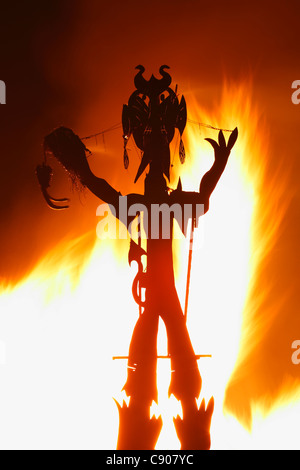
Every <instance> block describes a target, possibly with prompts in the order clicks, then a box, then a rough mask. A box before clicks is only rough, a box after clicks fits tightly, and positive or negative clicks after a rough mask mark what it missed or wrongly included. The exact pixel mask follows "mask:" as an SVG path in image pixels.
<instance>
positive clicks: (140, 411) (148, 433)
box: [116, 402, 163, 450]
mask: <svg viewBox="0 0 300 470" xmlns="http://www.w3.org/2000/svg"><path fill="white" fill-rule="evenodd" d="M116 404H117V406H118V410H119V435H118V444H117V450H154V449H155V446H156V443H157V440H158V438H159V435H160V432H161V429H162V424H163V423H162V417H161V416H159V417H158V418H155V417H154V416H153V417H152V418H150V407H147V408H145V407H139V406H136V405H135V404H134V405H132V404H131V405H130V403H129V406H127V404H126V403H125V402H123V406H121V405H120V404H119V403H118V402H116Z"/></svg>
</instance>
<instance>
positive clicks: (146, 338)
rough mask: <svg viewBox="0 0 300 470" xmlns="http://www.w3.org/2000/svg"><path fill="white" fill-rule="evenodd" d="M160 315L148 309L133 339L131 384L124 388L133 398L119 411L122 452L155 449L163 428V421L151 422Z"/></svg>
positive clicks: (129, 368)
mask: <svg viewBox="0 0 300 470" xmlns="http://www.w3.org/2000/svg"><path fill="white" fill-rule="evenodd" d="M158 319H159V317H158V315H155V314H154V313H153V311H151V309H150V308H145V311H144V313H143V314H142V315H141V316H140V318H139V319H138V321H137V323H136V326H135V328H134V332H133V335H132V339H131V343H130V348H129V359H128V371H127V381H126V384H125V385H124V387H123V390H125V392H126V394H127V395H128V396H130V402H129V406H126V404H124V403H123V407H121V406H120V405H118V408H119V417H120V424H119V437H118V449H119V450H120V449H130V450H136V449H149V450H151V449H152V450H153V449H154V448H155V445H156V442H157V439H158V437H159V434H160V431H161V428H162V419H161V417H159V418H157V419H156V418H155V417H153V418H152V419H150V406H151V404H152V401H153V400H154V401H157V384H156V366H157V333H158Z"/></svg>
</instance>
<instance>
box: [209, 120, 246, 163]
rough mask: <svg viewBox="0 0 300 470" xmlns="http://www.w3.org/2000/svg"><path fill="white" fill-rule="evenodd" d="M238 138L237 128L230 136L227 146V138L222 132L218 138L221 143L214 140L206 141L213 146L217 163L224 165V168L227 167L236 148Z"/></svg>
mask: <svg viewBox="0 0 300 470" xmlns="http://www.w3.org/2000/svg"><path fill="white" fill-rule="evenodd" d="M237 137H238V129H237V127H236V128H235V129H234V130H233V131H232V133H231V134H230V137H229V139H228V144H227V145H226V141H225V137H224V134H223V132H222V131H220V132H219V138H218V140H219V143H218V142H216V141H215V140H213V139H205V140H207V142H209V143H210V144H211V145H212V147H213V149H214V151H215V160H216V163H220V164H223V165H224V166H225V165H226V163H227V160H228V157H229V154H230V151H231V149H232V147H233V146H234V144H235V142H236V139H237Z"/></svg>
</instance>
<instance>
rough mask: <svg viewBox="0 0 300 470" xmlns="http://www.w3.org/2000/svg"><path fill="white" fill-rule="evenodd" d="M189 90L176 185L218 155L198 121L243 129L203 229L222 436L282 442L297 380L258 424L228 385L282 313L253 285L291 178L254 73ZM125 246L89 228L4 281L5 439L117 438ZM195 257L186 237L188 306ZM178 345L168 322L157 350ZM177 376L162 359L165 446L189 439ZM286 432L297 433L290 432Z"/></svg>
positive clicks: (126, 311)
mask: <svg viewBox="0 0 300 470" xmlns="http://www.w3.org/2000/svg"><path fill="white" fill-rule="evenodd" d="M191 101H192V98H190V99H189V101H188V104H189V112H190V116H189V117H190V122H189V125H188V127H187V130H186V132H185V145H186V149H187V155H188V157H187V161H186V163H185V165H183V166H182V167H180V168H179V166H178V165H177V164H176V165H175V166H174V169H173V174H172V184H173V186H175V185H176V184H177V180H178V176H179V171H180V175H181V179H182V184H183V190H198V188H199V183H200V179H201V176H202V175H203V174H204V173H205V171H206V170H207V169H208V168H209V167H210V166H211V164H212V155H213V153H212V149H211V147H210V145H209V143H207V142H206V141H205V140H204V137H212V138H214V139H216V137H217V132H216V131H215V130H209V129H204V128H199V126H197V125H195V124H193V123H192V122H191V121H201V122H207V123H210V124H211V125H213V126H216V127H218V126H220V125H221V126H223V127H225V128H228V129H233V128H234V127H236V126H237V127H238V129H239V138H238V141H237V144H236V145H235V147H234V149H233V151H232V153H231V156H230V158H229V163H228V166H227V168H226V170H225V172H224V175H223V176H222V178H221V180H220V182H219V184H218V186H217V188H216V190H215V192H214V193H213V195H212V197H211V202H210V211H209V212H208V213H207V214H206V215H205V216H204V217H203V218H202V219H201V220H200V223H199V227H198V229H197V230H196V233H195V240H194V253H193V264H192V274H191V287H190V300H189V311H188V319H187V321H188V329H189V332H190V336H191V340H192V343H193V345H194V349H195V352H196V354H211V355H212V358H203V359H200V360H199V367H200V372H201V375H202V378H203V388H202V392H201V397H200V400H202V398H205V400H206V402H207V401H208V400H209V398H210V397H211V396H212V395H213V396H214V398H215V412H214V415H213V420H212V428H211V434H212V448H251V447H252V448H260V447H263V448H272V447H276V444H277V447H278V444H279V445H281V446H283V447H284V446H285V445H286V446H287V445H288V444H287V443H286V444H284V443H283V442H282V436H280V442H278V435H276V429H278V428H280V427H281V426H282V423H283V422H284V425H285V426H286V427H288V426H289V425H290V423H291V422H292V420H293V419H294V418H293V416H294V412H295V410H296V411H297V410H298V411H299V407H300V394H298V395H297V394H296V395H295V396H292V395H291V393H290V392H289V391H290V390H292V387H289V386H288V385H286V386H285V387H284V388H283V391H282V399H281V400H278V401H277V402H276V403H275V404H274V405H273V410H272V411H271V412H269V413H267V411H266V410H267V409H269V408H270V407H269V408H266V409H264V408H262V407H261V406H256V405H255V404H254V405H253V406H252V410H251V411H252V432H250V433H249V430H247V429H246V428H247V424H249V423H247V422H246V423H245V420H243V416H241V415H239V413H238V412H236V413H235V415H233V413H231V410H230V406H227V405H226V403H227V402H228V400H226V390H227V389H228V386H229V384H230V383H231V380H232V377H235V374H237V373H240V372H239V371H240V366H241V364H243V361H245V359H246V358H247V356H248V355H249V354H250V353H251V351H252V350H253V348H255V346H256V345H257V343H258V342H259V340H260V338H261V337H262V336H263V334H264V331H265V329H266V328H267V327H268V324H270V323H271V322H272V315H268V317H267V320H266V321H265V322H264V323H258V322H257V318H256V315H255V314H256V311H257V308H258V307H259V305H260V303H261V302H262V300H263V299H264V298H265V296H267V295H268V290H267V288H268V286H263V287H262V289H261V291H260V296H259V297H258V296H254V295H253V292H254V289H255V283H256V279H257V276H258V273H259V270H260V268H261V265H262V263H263V261H264V259H265V257H267V256H268V255H269V253H270V250H271V249H272V246H273V245H274V242H275V240H276V236H277V234H278V229H279V225H280V222H281V220H282V217H283V216H284V210H283V209H278V207H280V205H279V201H280V198H281V197H282V195H283V191H284V189H285V184H286V182H285V180H284V178H282V177H281V179H280V183H279V179H278V178H277V179H276V175H275V176H274V177H273V179H272V180H271V181H269V180H268V179H267V170H268V168H267V161H268V158H267V157H268V152H269V148H268V142H269V136H268V130H267V128H266V126H265V125H264V123H263V121H262V119H261V116H260V115H259V112H258V110H257V109H256V108H255V107H254V106H253V103H252V102H251V96H250V94H249V85H248V84H241V85H239V86H229V85H228V86H225V88H224V92H223V97H222V100H221V102H220V104H219V105H218V107H217V108H216V109H215V110H213V112H212V113H208V112H207V111H206V110H205V109H202V108H201V107H200V106H199V105H198V104H197V103H196V102H193V103H191ZM227 135H229V134H227ZM225 137H226V133H225ZM281 176H282V175H281ZM275 208H276V210H275ZM121 244H122V247H123V250H120V245H121ZM127 251H128V242H127V241H124V240H122V241H121V240H105V241H103V240H96V236H95V233H88V234H86V235H84V236H82V237H81V238H79V239H77V240H72V241H67V242H64V243H62V244H61V246H59V247H57V248H56V249H55V250H53V251H52V252H51V253H49V255H48V256H47V257H46V258H45V259H43V260H41V262H40V263H39V264H38V266H37V267H36V268H35V269H34V271H33V272H32V273H31V274H30V275H29V276H28V277H27V278H26V279H24V280H23V281H22V282H21V283H20V284H19V285H16V286H2V289H1V295H0V309H1V316H0V327H1V329H0V331H1V333H0V334H1V336H0V340H1V342H2V345H4V346H5V361H3V363H1V360H0V372H1V375H2V376H3V377H4V380H3V384H2V385H1V392H0V416H1V420H0V422H1V423H5V426H3V424H2V425H0V446H1V447H3V448H11V447H21V448H22V447H23V448H27V447H34V448H45V447H46V448H48V447H52V448H53V447H55V448H59V447H63V448H66V447H67V448H78V447H80V448H99V447H101V448H103V449H105V448H106V449H107V448H115V446H116V439H117V430H118V413H117V408H116V406H115V404H114V402H113V400H112V397H115V398H116V399H118V400H122V399H126V397H124V396H123V394H122V393H121V392H120V391H121V389H122V386H123V385H124V382H125V378H126V363H125V362H123V361H112V357H113V356H115V355H126V354H127V352H128V346H129V342H130V337H131V333H132V330H133V328H134V324H135V321H136V319H137V314H138V308H137V306H136V304H135V303H134V301H133V299H132V296H131V285H132V281H133V278H134V276H135V272H134V268H132V269H131V270H130V269H129V267H128V264H127ZM120 253H123V254H120ZM187 256H188V240H187V241H185V240H181V241H179V242H178V241H176V242H175V243H174V257H175V263H176V273H177V285H178V291H179V295H180V299H181V302H182V305H184V296H185V283H186V269H187ZM124 306H125V308H124ZM166 351H167V345H166V337H165V334H164V331H163V328H161V333H160V335H159V354H166ZM169 380H170V365H169V361H168V360H162V361H159V366H158V383H159V404H158V406H153V409H152V412H153V413H155V414H158V413H162V414H163V418H164V427H163V431H162V434H161V436H160V439H159V442H158V448H162V449H163V448H173V449H175V448H176V447H177V448H178V446H179V441H178V439H177V437H176V433H175V429H174V427H173V424H172V416H175V415H176V414H180V406H179V403H178V402H177V401H176V400H175V399H174V397H171V398H170V399H168V397H167V390H168V385H169ZM237 408H238V407H237ZM248 427H249V426H248ZM288 442H289V445H292V442H293V440H292V439H291V437H290V436H289V441H288Z"/></svg>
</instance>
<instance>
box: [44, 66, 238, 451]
mask: <svg viewBox="0 0 300 470" xmlns="http://www.w3.org/2000/svg"><path fill="white" fill-rule="evenodd" d="M168 68H169V67H167V66H166V65H164V66H162V67H161V68H160V74H161V76H162V78H161V79H159V80H158V79H156V78H155V77H154V76H153V75H152V76H151V78H150V80H148V81H147V80H145V78H144V77H143V72H144V70H145V69H144V67H143V66H141V65H140V66H138V67H137V69H138V70H139V72H138V73H137V75H136V77H135V79H134V84H135V87H136V91H134V93H133V94H132V95H131V96H130V98H129V101H128V104H127V105H124V106H123V113H122V125H123V134H124V135H123V138H124V165H125V168H127V167H128V165H129V158H128V153H127V149H126V146H127V142H128V139H129V138H130V136H131V135H132V136H133V138H134V140H135V142H136V144H137V146H138V147H139V148H140V149H141V151H142V152H143V157H142V161H141V164H140V166H139V168H138V171H137V174H136V178H135V181H137V180H138V178H140V176H141V175H142V174H143V172H144V171H145V170H146V169H147V167H148V166H149V171H148V173H147V175H146V178H145V191H144V194H143V195H142V194H129V195H128V196H127V198H128V202H127V206H128V207H130V206H131V205H133V204H142V205H143V206H144V207H145V208H147V220H146V228H145V230H146V233H147V235H148V237H147V249H146V250H143V249H142V247H141V244H140V239H139V243H138V244H136V243H135V242H134V241H133V240H131V244H130V250H129V263H131V262H132V261H136V262H137V263H138V266H139V270H138V273H137V276H136V278H135V280H134V283H133V296H134V299H135V301H136V302H137V304H138V305H139V312H140V315H139V318H138V320H137V323H136V326H135V328H134V332H133V335H132V339H131V343H130V348H129V357H128V373H127V381H126V383H125V385H124V390H125V392H126V394H127V396H129V397H130V401H129V405H128V406H127V405H126V404H125V403H123V406H121V405H119V404H118V409H119V417H120V424H119V438H118V449H131V450H133V449H154V447H155V444H156V442H157V439H158V437H159V434H160V431H161V427H162V420H161V417H160V418H158V419H156V418H154V417H153V418H152V419H150V406H151V403H152V401H153V400H155V401H157V384H156V366H157V333H158V322H159V317H161V318H162V319H163V321H164V323H165V326H166V331H167V338H168V354H169V356H170V360H171V370H172V374H171V383H170V387H169V394H174V396H175V397H176V398H177V399H178V400H180V402H181V405H182V411H183V418H182V419H181V418H176V419H174V424H175V427H176V432H177V435H178V438H179V440H180V442H181V448H182V449H209V448H210V423H211V417H212V413H213V408H214V401H213V398H211V400H210V401H209V403H208V405H207V407H206V408H205V404H204V402H202V404H201V405H200V408H198V406H197V401H196V400H197V398H198V397H199V395H200V391H201V376H200V372H199V369H198V364H197V358H198V357H199V356H196V355H195V352H194V350H193V347H192V344H191V340H190V337H189V334H188V330H187V326H186V319H185V316H184V314H183V311H182V308H181V305H180V302H179V299H178V295H177V291H176V287H175V280H174V271H173V259H172V230H173V221H174V218H177V217H178V216H177V215H176V214H173V216H172V217H171V218H170V221H169V229H170V233H171V235H170V237H167V238H164V237H163V236H162V227H161V226H159V227H158V230H159V235H158V237H157V238H153V237H151V233H152V229H153V224H154V221H153V219H152V216H151V206H152V205H153V204H159V205H161V204H167V205H168V207H171V206H172V205H173V204H177V205H179V206H180V208H181V209H182V214H183V215H185V211H186V204H189V205H190V206H191V207H192V213H191V214H190V218H191V219H192V226H193V227H195V226H197V217H198V215H197V211H196V208H197V205H200V204H203V207H204V211H203V213H206V212H207V211H208V208H209V198H210V195H211V193H212V191H213V190H214V188H215V187H216V184H217V182H218V180H219V178H220V177H221V175H222V173H223V171H224V169H225V166H226V164H227V160H228V157H229V154H230V151H231V149H232V147H233V145H234V144H235V141H236V139H237V136H238V132H237V129H235V130H234V131H233V132H232V134H231V135H230V137H229V140H228V144H227V145H226V142H225V138H224V135H223V133H222V131H220V132H219V139H218V142H216V141H214V140H212V139H206V140H207V141H208V142H209V143H210V144H211V145H212V147H213V149H214V156H215V161H214V164H213V165H212V167H211V169H210V170H209V171H208V172H207V173H206V174H205V175H204V176H203V178H202V180H201V183H200V188H199V192H185V191H183V190H182V185H181V181H180V180H179V182H178V186H177V188H176V189H175V190H173V191H172V190H170V188H169V187H168V181H169V178H170V149H169V144H170V142H171V141H172V139H173V137H174V133H175V129H176V128H177V129H178V131H179V133H180V136H181V137H182V134H183V131H184V129H185V125H186V120H187V112H186V102H185V99H184V97H182V98H181V100H180V101H179V100H178V97H177V89H176V90H175V91H173V90H172V89H171V88H170V85H171V76H170V75H169V73H167V72H166V69H168ZM86 152H87V149H86V147H85V146H84V144H83V143H82V142H81V140H80V139H79V137H77V136H76V135H75V134H74V133H73V132H72V131H71V130H70V129H66V128H59V129H56V130H55V131H54V132H53V133H51V134H50V135H49V136H47V137H46V139H45V153H46V154H47V153H52V154H53V155H54V156H55V157H56V158H57V159H58V160H59V161H60V162H61V164H62V165H63V166H64V167H65V169H66V170H67V171H68V172H69V173H70V175H71V176H72V178H73V179H78V180H79V181H80V183H81V184H82V185H84V186H86V187H87V188H88V189H89V190H90V191H92V192H93V193H94V194H95V195H96V196H98V197H99V198H100V199H102V200H103V201H105V202H106V203H108V204H112V205H113V206H114V208H115V210H116V216H117V218H119V219H120V220H122V214H121V212H120V210H119V208H120V200H121V199H122V197H123V196H121V195H120V193H119V192H118V191H116V190H115V189H114V188H112V187H111V186H110V185H109V184H108V183H107V182H106V181H105V180H104V179H101V178H98V177H96V176H95V175H94V174H93V173H92V171H91V170H90V167H89V165H88V162H87V158H86ZM179 156H180V161H181V163H184V161H185V149H184V145H183V142H182V138H181V139H180V147H179ZM49 171H50V170H49V167H48V166H47V165H46V162H44V165H43V166H42V167H38V176H39V181H40V184H41V187H42V190H43V194H44V196H45V198H46V200H47V202H48V204H49V205H50V207H52V208H59V207H58V206H56V204H53V201H54V202H57V200H54V199H52V198H50V197H49V195H48V193H47V188H48V187H49V184H50V176H49V175H50V173H49ZM62 201H63V202H66V201H65V200H62ZM53 206H54V207H53ZM137 217H139V223H142V218H141V215H140V213H138V214H137ZM131 220H132V219H129V220H128V221H127V222H126V221H124V220H122V221H123V222H124V223H126V224H127V227H128V224H129V221H131ZM179 222H181V228H182V230H183V232H184V233H185V234H186V221H185V223H183V221H182V220H181V221H179ZM144 223H145V220H144ZM143 256H144V257H146V260H147V266H146V269H144V267H143V263H142V257H143ZM142 289H143V291H145V298H144V299H143V298H142V295H141V292H142Z"/></svg>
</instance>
